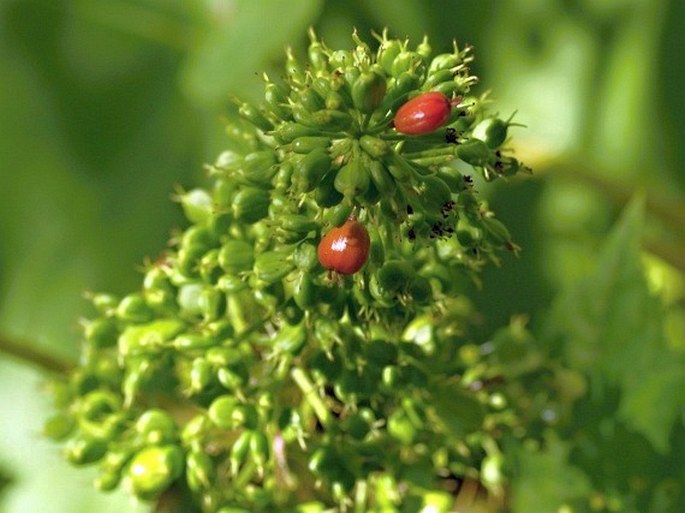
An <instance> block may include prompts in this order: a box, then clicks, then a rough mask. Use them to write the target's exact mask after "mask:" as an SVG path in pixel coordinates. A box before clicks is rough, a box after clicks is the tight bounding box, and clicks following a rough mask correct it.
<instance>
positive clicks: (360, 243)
mask: <svg viewBox="0 0 685 513" xmlns="http://www.w3.org/2000/svg"><path fill="white" fill-rule="evenodd" d="M370 245H371V241H370V239H369V232H368V231H366V228H365V227H364V225H363V224H361V223H360V222H358V221H357V220H355V219H348V220H347V221H345V224H343V225H342V226H340V227H338V228H333V229H332V230H331V231H329V232H328V233H327V234H326V235H324V236H323V238H322V239H321V242H319V249H318V251H317V255H318V257H319V262H320V263H321V265H322V266H323V267H324V268H325V269H328V270H329V271H335V272H337V273H340V274H354V273H356V272H357V271H359V269H361V268H362V266H363V265H364V264H365V263H366V260H367V258H369V246H370Z"/></svg>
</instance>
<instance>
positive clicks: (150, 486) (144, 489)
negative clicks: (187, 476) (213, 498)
mask: <svg viewBox="0 0 685 513" xmlns="http://www.w3.org/2000/svg"><path fill="white" fill-rule="evenodd" d="M183 461H184V457H183V451H182V450H181V449H180V448H179V447H178V446H177V445H164V446H161V447H158V446H154V447H147V448H145V449H143V450H142V451H140V452H138V453H137V454H136V455H135V456H134V457H133V459H132V460H131V462H130V464H129V468H128V477H129V480H130V483H131V489H132V491H133V493H135V494H136V495H137V496H139V497H140V498H142V499H151V498H153V497H155V496H156V495H158V494H160V493H161V492H163V491H164V490H166V489H167V488H168V487H169V486H170V485H171V484H172V483H173V482H174V481H175V480H176V479H178V478H179V477H180V476H181V474H182V472H183Z"/></svg>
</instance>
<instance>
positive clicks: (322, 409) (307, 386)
mask: <svg viewBox="0 0 685 513" xmlns="http://www.w3.org/2000/svg"><path fill="white" fill-rule="evenodd" d="M290 375H291V376H292V378H293V381H294V382H295V384H296V385H297V386H298V388H299V389H300V390H301V391H302V394H303V395H304V398H305V400H306V401H307V402H308V403H309V406H311V407H312V410H314V414H315V415H316V416H317V418H318V419H319V422H321V425H322V426H323V427H324V428H325V427H328V426H330V424H331V414H330V412H329V411H328V408H326V405H325V404H324V402H323V400H321V397H319V393H318V392H317V390H316V387H315V386H314V383H312V380H311V379H310V378H309V376H308V375H307V373H306V372H305V371H304V370H303V369H301V368H299V367H295V368H294V369H293V370H292V371H290Z"/></svg>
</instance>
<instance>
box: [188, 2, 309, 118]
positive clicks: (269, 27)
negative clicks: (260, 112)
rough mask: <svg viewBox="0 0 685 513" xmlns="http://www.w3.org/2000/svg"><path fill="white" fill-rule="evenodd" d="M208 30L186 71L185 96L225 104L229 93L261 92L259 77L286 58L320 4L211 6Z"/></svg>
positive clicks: (198, 101) (288, 3) (204, 32)
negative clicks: (274, 61) (288, 43)
mask: <svg viewBox="0 0 685 513" xmlns="http://www.w3.org/2000/svg"><path fill="white" fill-rule="evenodd" d="M208 4H209V5H210V6H213V8H210V9H209V10H208V11H207V16H208V20H207V22H208V26H207V28H206V29H205V30H204V31H203V32H202V35H201V39H200V41H199V42H198V44H197V46H196V47H195V49H194V50H193V51H192V52H191V54H190V56H189V58H188V61H187V63H186V66H185V69H184V70H183V85H184V88H185V91H186V93H187V94H188V95H189V96H190V97H191V98H192V99H193V100H194V101H195V102H197V103H198V104H200V105H215V106H216V105H221V103H222V100H223V99H224V98H225V97H226V95H227V94H229V93H233V94H241V95H242V94H245V95H248V96H249V95H250V92H251V90H252V92H253V94H254V89H259V90H260V91H261V87H259V88H258V87H257V86H261V78H259V75H260V72H261V71H262V70H263V69H264V68H265V67H266V64H267V63H268V61H269V60H270V59H272V58H274V57H275V56H277V57H278V58H279V59H280V57H281V55H283V50H284V41H291V42H292V43H295V42H297V41H299V40H301V38H302V36H303V35H304V34H305V33H306V29H307V27H308V26H309V25H312V24H313V23H314V21H315V20H316V16H317V15H318V13H319V11H320V9H321V7H322V2H321V0H301V1H299V2H289V1H287V0H261V1H259V2H213V3H212V2H208Z"/></svg>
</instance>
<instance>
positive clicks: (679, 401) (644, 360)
mask: <svg viewBox="0 0 685 513" xmlns="http://www.w3.org/2000/svg"><path fill="white" fill-rule="evenodd" d="M643 211H644V205H643V201H642V200H641V199H636V200H634V201H633V202H632V203H631V204H630V205H629V206H628V207H627V208H626V211H625V212H624V214H623V216H622V218H621V220H620V221H619V222H618V224H617V226H616V227H615V228H614V229H613V231H612V233H611V234H610V236H609V237H608V239H607V240H606V242H605V243H604V245H603V247H602V249H601V251H600V253H599V254H598V255H597V259H596V262H595V267H594V270H593V271H592V273H591V274H590V275H588V276H587V277H586V278H585V279H583V280H579V281H578V282H577V283H575V284H573V285H571V286H570V287H569V288H568V289H567V290H566V291H564V292H563V293H562V295H561V297H560V298H559V300H558V301H557V303H556V304H555V306H554V309H553V312H552V314H551V316H550V318H549V322H548V333H547V339H548V340H550V341H552V340H554V341H556V342H558V343H561V344H562V351H563V353H564V354H565V355H566V358H567V359H568V361H569V363H570V364H571V366H573V367H576V368H578V369H581V370H583V371H585V372H586V373H588V374H589V375H590V376H591V377H592V378H593V386H594V388H595V390H599V389H601V388H602V387H603V385H604V384H609V385H614V386H619V387H620V388H621V392H622V395H621V399H620V404H619V410H618V413H619V415H620V416H621V418H622V419H623V420H624V421H625V422H626V423H627V424H628V425H630V426H632V427H633V428H634V429H636V430H637V431H639V432H640V433H642V434H643V435H644V436H645V437H647V438H648V439H649V440H650V442H651V443H652V444H653V445H654V447H655V448H657V449H658V450H660V451H662V452H666V451H667V450H668V438H669V434H670V431H671V428H672V426H673V422H674V421H675V419H676V417H677V415H678V412H679V411H680V410H681V408H682V406H683V405H684V404H685V398H683V396H682V394H679V393H677V392H678V391H679V390H682V389H683V387H685V375H684V374H683V372H682V360H683V358H682V354H679V353H676V352H673V351H671V350H669V348H668V344H667V341H666V338H665V336H664V331H663V322H664V312H663V308H662V307H661V305H660V303H659V301H658V300H657V298H655V297H652V296H651V295H650V293H649V290H648V287H647V284H646V281H645V278H644V271H643V269H642V265H641V261H640V235H641V233H642V225H643V217H644V212H643Z"/></svg>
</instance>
